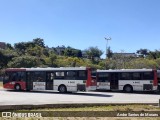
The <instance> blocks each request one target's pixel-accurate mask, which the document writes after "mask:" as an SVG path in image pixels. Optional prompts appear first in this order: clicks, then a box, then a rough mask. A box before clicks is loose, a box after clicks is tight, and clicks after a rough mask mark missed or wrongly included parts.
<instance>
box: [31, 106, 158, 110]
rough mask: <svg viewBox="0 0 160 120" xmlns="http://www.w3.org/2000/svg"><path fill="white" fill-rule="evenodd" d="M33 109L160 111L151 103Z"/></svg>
mask: <svg viewBox="0 0 160 120" xmlns="http://www.w3.org/2000/svg"><path fill="white" fill-rule="evenodd" d="M32 110H33V111H160V108H159V107H155V106H151V105H115V106H111V105H108V106H94V107H83V108H72V107H71V108H45V109H32Z"/></svg>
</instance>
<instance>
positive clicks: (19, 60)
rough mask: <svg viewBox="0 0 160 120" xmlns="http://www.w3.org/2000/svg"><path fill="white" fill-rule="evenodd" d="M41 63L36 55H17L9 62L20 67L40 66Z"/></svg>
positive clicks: (12, 65)
mask: <svg viewBox="0 0 160 120" xmlns="http://www.w3.org/2000/svg"><path fill="white" fill-rule="evenodd" d="M39 65H40V64H39V63H38V61H37V58H36V57H33V56H20V57H15V58H13V59H12V61H10V62H9V63H8V66H9V67H13V68H20V67H26V68H30V67H39Z"/></svg>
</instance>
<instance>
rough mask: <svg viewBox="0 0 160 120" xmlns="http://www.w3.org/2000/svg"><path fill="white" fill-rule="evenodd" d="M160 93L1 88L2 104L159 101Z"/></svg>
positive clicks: (0, 97) (0, 103)
mask: <svg viewBox="0 0 160 120" xmlns="http://www.w3.org/2000/svg"><path fill="white" fill-rule="evenodd" d="M159 99H160V94H153V93H150V94H147V93H130V94H129V93H120V92H78V93H67V94H61V93H58V92H49V91H45V92H40V91H39V92H35V91H34V92H16V91H7V90H3V89H2V88H0V105H29V104H30V105H31V104H32V105H39V104H57V103H58V104H60V103H158V101H159Z"/></svg>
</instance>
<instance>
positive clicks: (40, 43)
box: [33, 38, 45, 48]
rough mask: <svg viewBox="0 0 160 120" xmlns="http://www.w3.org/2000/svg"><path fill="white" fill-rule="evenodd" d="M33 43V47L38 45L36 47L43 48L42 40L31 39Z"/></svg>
mask: <svg viewBox="0 0 160 120" xmlns="http://www.w3.org/2000/svg"><path fill="white" fill-rule="evenodd" d="M33 43H34V44H35V45H38V46H40V47H43V48H45V44H44V40H43V39H41V38H36V39H33Z"/></svg>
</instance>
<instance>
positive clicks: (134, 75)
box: [132, 72, 142, 80]
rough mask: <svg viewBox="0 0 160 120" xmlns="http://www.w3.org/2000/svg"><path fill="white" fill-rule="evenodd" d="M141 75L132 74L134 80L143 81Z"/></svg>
mask: <svg viewBox="0 0 160 120" xmlns="http://www.w3.org/2000/svg"><path fill="white" fill-rule="evenodd" d="M141 76H142V75H141V73H136V72H135V73H132V80H141Z"/></svg>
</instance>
